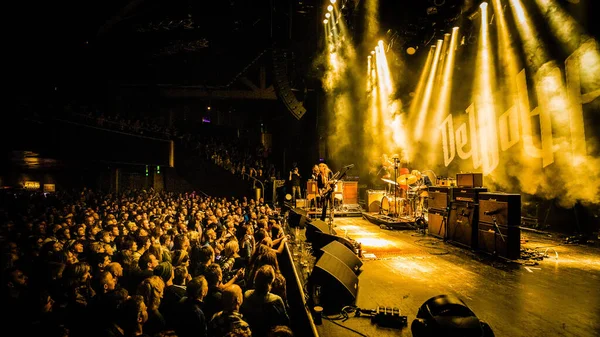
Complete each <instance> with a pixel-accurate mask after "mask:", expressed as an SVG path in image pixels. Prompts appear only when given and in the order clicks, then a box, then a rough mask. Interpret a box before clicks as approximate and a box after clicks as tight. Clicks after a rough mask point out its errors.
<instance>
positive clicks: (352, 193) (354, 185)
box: [342, 181, 358, 205]
mask: <svg viewBox="0 0 600 337" xmlns="http://www.w3.org/2000/svg"><path fill="white" fill-rule="evenodd" d="M342 195H343V197H344V204H350V205H353V204H358V181H344V188H343V191H342Z"/></svg>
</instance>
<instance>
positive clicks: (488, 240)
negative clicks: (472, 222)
mask: <svg viewBox="0 0 600 337" xmlns="http://www.w3.org/2000/svg"><path fill="white" fill-rule="evenodd" d="M478 228H479V231H478V244H477V246H478V248H479V250H481V251H483V252H485V253H488V254H492V255H495V256H500V257H503V258H506V259H510V260H516V259H518V258H520V257H521V230H520V228H519V227H506V226H498V227H496V226H494V225H493V224H488V223H484V222H480V223H479V226H478Z"/></svg>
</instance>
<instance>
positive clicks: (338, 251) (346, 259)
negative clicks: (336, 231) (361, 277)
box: [321, 241, 363, 275]
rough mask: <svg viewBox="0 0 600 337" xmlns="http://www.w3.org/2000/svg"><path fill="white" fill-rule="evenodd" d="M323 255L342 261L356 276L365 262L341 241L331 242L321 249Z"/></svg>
mask: <svg viewBox="0 0 600 337" xmlns="http://www.w3.org/2000/svg"><path fill="white" fill-rule="evenodd" d="M321 251H322V252H323V254H330V255H332V256H333V257H335V258H337V259H338V260H340V261H342V262H343V263H344V264H345V265H346V266H348V268H350V269H351V270H352V271H353V272H354V273H355V274H357V275H358V274H359V273H360V267H362V265H363V262H362V261H361V260H360V259H359V258H358V256H356V254H355V252H354V251H353V250H351V249H349V248H348V247H347V246H345V245H343V244H342V243H340V242H339V241H331V242H330V243H328V244H327V245H326V246H324V247H323V248H321Z"/></svg>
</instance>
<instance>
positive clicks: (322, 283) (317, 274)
mask: <svg viewBox="0 0 600 337" xmlns="http://www.w3.org/2000/svg"><path fill="white" fill-rule="evenodd" d="M308 291H309V299H310V301H311V303H310V304H311V305H312V306H317V305H318V306H321V307H323V309H324V310H323V311H324V312H325V313H327V314H333V313H340V311H341V309H342V308H343V307H344V306H347V305H354V304H355V302H356V296H357V295H358V276H356V274H355V273H354V271H352V269H350V268H349V267H348V266H347V265H346V264H345V263H343V262H342V261H340V260H339V259H338V258H336V257H334V256H333V255H331V254H323V255H322V256H321V258H319V260H318V261H317V263H316V264H315V266H314V268H313V270H312V273H311V274H310V276H309V278H308Z"/></svg>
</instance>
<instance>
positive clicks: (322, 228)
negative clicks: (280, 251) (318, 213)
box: [306, 219, 337, 241]
mask: <svg viewBox="0 0 600 337" xmlns="http://www.w3.org/2000/svg"><path fill="white" fill-rule="evenodd" d="M330 230H331V232H330ZM315 233H325V234H331V235H337V232H336V231H335V229H333V228H329V225H328V224H327V223H326V222H325V221H321V220H319V219H312V220H311V221H310V222H309V223H308V224H307V227H306V240H307V241H312V238H313V234H315Z"/></svg>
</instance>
